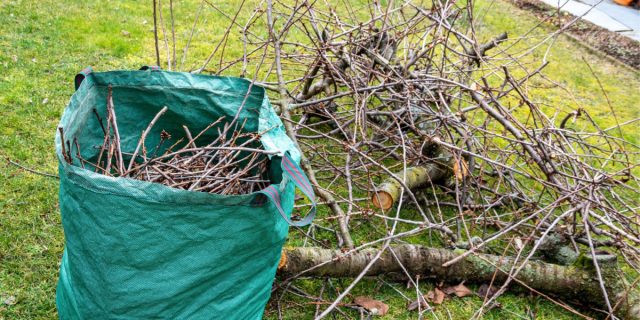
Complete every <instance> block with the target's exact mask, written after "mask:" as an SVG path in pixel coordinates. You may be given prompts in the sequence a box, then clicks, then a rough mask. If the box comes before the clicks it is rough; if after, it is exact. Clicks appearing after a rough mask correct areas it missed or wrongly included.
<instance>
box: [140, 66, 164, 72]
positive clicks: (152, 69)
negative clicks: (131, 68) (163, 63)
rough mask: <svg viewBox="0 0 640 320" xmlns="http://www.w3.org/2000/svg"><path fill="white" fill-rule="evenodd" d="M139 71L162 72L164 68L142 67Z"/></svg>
mask: <svg viewBox="0 0 640 320" xmlns="http://www.w3.org/2000/svg"><path fill="white" fill-rule="evenodd" d="M139 70H141V71H146V70H149V71H162V68H160V67H159V66H142V67H140V69H139Z"/></svg>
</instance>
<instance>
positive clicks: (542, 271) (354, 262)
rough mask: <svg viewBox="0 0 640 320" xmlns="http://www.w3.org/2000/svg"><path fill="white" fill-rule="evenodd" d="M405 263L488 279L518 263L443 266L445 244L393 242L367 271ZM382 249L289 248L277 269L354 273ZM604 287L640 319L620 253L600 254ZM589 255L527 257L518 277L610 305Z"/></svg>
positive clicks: (620, 311)
mask: <svg viewBox="0 0 640 320" xmlns="http://www.w3.org/2000/svg"><path fill="white" fill-rule="evenodd" d="M391 250H393V253H395V256H397V259H398V260H399V261H400V263H401V264H402V266H404V268H405V269H406V270H407V271H408V272H409V273H411V274H415V275H418V274H419V275H423V276H427V277H433V278H438V279H442V280H446V281H462V280H464V281H466V282H475V283H487V282H490V281H492V279H494V277H495V280H494V281H497V282H503V281H505V280H506V279H507V278H508V276H507V273H508V272H509V270H510V269H511V268H512V267H513V265H514V259H513V258H511V257H501V256H496V255H490V254H476V255H472V256H467V257H465V258H464V259H462V260H460V261H459V262H458V263H456V264H454V265H452V266H449V267H443V266H442V264H443V263H445V262H447V261H450V260H452V259H453V258H455V257H456V256H458V253H457V252H456V251H452V250H447V249H436V248H427V247H422V246H417V245H397V246H392V247H389V249H388V250H387V251H385V252H384V253H383V254H382V256H381V257H380V259H378V260H377V261H376V262H375V263H374V264H373V265H372V266H371V268H370V269H369V270H368V271H367V276H377V275H383V274H396V273H397V274H400V273H402V272H403V270H402V267H401V265H400V263H398V262H397V260H396V258H395V257H394V255H393V253H392V252H391ZM377 252H378V249H373V248H369V249H363V250H360V251H358V252H355V253H352V254H349V255H345V254H344V253H342V251H341V250H331V249H322V248H313V247H305V248H302V247H299V248H288V249H285V250H284V251H283V258H282V260H281V265H280V268H279V270H278V272H279V274H280V275H304V276H316V277H355V276H358V274H360V272H362V271H363V269H364V268H365V266H367V265H368V264H369V263H370V262H371V259H372V257H374V256H375V255H376V254H377ZM596 259H597V260H598V263H599V265H600V268H601V269H602V270H601V271H602V273H603V278H604V279H605V283H606V289H607V291H608V294H609V298H610V299H611V302H612V305H615V308H614V309H615V313H616V314H617V315H618V316H619V317H621V318H623V319H635V320H640V294H639V293H638V290H637V289H636V288H630V286H629V284H628V283H627V282H626V281H625V279H624V278H623V276H622V273H621V271H620V269H619V268H618V265H617V260H616V256H614V255H610V254H606V253H603V254H601V255H598V256H596ZM592 261H593V259H592V258H591V257H586V256H585V257H582V258H580V259H578V260H577V261H576V263H574V264H573V265H571V266H561V265H556V264H550V263H544V262H540V261H529V262H526V263H525V265H524V268H523V269H522V271H521V272H520V273H519V274H518V276H517V277H516V282H518V283H520V284H521V285H523V286H526V287H529V288H531V289H534V290H536V291H540V292H543V293H545V294H549V295H553V296H556V297H559V298H563V299H566V300H569V301H580V302H582V303H584V304H586V305H588V306H595V307H600V308H604V307H605V306H606V304H605V301H604V299H603V296H602V291H601V289H600V285H599V283H598V279H597V276H596V272H595V270H594V267H593V262H592Z"/></svg>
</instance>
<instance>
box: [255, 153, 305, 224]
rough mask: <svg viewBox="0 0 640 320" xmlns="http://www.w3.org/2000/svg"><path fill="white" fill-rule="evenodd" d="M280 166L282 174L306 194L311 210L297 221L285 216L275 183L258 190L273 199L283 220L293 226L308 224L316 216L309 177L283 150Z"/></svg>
mask: <svg viewBox="0 0 640 320" xmlns="http://www.w3.org/2000/svg"><path fill="white" fill-rule="evenodd" d="M281 166H282V175H283V176H285V177H287V178H288V179H290V181H292V182H293V184H294V185H295V186H296V187H297V188H298V189H300V191H302V193H304V195H305V196H307V198H309V200H311V210H309V212H308V213H307V215H306V216H305V217H304V218H302V220H299V221H293V220H291V219H290V218H289V217H287V214H286V213H285V212H284V209H283V208H282V204H281V201H280V196H281V194H280V190H278V187H277V185H273V184H272V185H270V186H268V187H267V188H265V189H263V190H262V191H260V192H261V193H262V194H264V195H266V196H267V197H268V198H269V199H271V201H273V203H274V204H275V206H276V208H277V209H278V213H280V215H281V216H282V218H284V220H285V221H287V223H289V225H291V226H294V227H304V226H306V225H309V224H310V223H311V221H313V218H315V216H316V196H315V194H314V193H313V188H312V187H311V183H310V182H309V179H308V178H307V176H306V175H305V174H304V172H303V171H302V169H301V168H300V166H298V164H297V163H296V162H295V161H294V160H293V159H292V158H291V155H290V154H289V152H285V154H284V157H282V162H281Z"/></svg>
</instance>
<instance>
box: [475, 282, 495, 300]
mask: <svg viewBox="0 0 640 320" xmlns="http://www.w3.org/2000/svg"><path fill="white" fill-rule="evenodd" d="M498 290H499V288H497V287H494V286H490V285H488V284H486V283H485V284H483V285H481V286H480V288H478V292H477V295H478V296H479V297H480V298H484V297H487V298H491V297H493V296H494V295H496V293H498Z"/></svg>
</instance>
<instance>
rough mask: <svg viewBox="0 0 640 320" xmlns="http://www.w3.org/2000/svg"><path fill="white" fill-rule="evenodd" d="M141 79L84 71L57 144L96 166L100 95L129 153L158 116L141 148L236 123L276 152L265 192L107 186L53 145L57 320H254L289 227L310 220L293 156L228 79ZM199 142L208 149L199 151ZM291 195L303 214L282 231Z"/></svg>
mask: <svg viewBox="0 0 640 320" xmlns="http://www.w3.org/2000/svg"><path fill="white" fill-rule="evenodd" d="M143 69H144V70H143ZM143 69H141V70H140V71H113V72H101V73H98V72H92V71H91V69H90V68H87V69H85V70H83V71H82V72H81V73H80V74H78V76H76V89H77V91H76V92H75V94H74V95H73V96H72V98H71V101H70V103H69V105H68V106H67V108H66V109H65V111H64V114H63V116H62V119H61V121H60V127H63V128H64V139H66V140H68V139H72V138H77V139H78V143H79V145H80V146H81V148H80V149H81V156H82V158H83V159H87V160H93V162H95V159H96V158H97V154H98V152H99V147H100V146H101V145H102V143H103V138H104V133H103V132H102V129H101V126H100V123H99V121H98V120H97V119H96V117H95V115H94V111H93V109H96V110H97V111H98V112H99V113H100V114H104V112H105V109H106V103H105V101H106V97H107V91H108V86H109V85H111V86H112V88H113V101H114V105H115V108H116V111H117V114H118V118H117V121H118V128H119V131H120V136H121V139H122V140H121V145H122V149H123V150H133V149H135V146H136V143H137V140H138V139H139V137H140V133H141V132H142V130H144V129H145V128H146V126H147V125H148V123H149V121H150V120H151V119H152V118H153V117H154V115H155V114H156V113H157V112H158V111H159V110H160V109H161V108H162V107H164V106H167V107H168V111H167V113H166V114H165V115H164V116H163V117H161V118H160V119H159V120H158V122H157V123H156V125H155V126H154V129H152V131H151V133H150V134H149V135H148V136H147V142H146V144H147V145H149V146H155V145H157V144H158V140H159V139H160V138H159V136H160V130H162V129H164V130H166V131H168V132H169V133H171V134H172V136H173V137H172V141H177V139H179V138H180V134H181V133H183V132H184V131H183V130H182V129H181V128H182V125H187V126H188V127H189V128H192V129H193V130H198V131H197V132H199V131H200V130H202V129H204V128H205V127H206V126H207V125H209V124H210V123H212V122H213V121H215V120H216V119H218V118H220V117H221V116H226V118H229V119H233V118H234V116H236V115H237V116H238V121H239V122H245V121H246V122H245V126H244V127H243V131H247V132H260V133H263V135H262V137H261V140H260V142H261V143H262V145H263V148H264V149H265V150H267V151H277V155H273V156H271V158H270V160H269V162H270V164H269V179H270V180H271V185H270V186H269V187H267V188H265V189H264V190H261V191H259V192H255V193H252V194H246V195H235V196H222V195H217V194H210V193H204V192H195V191H187V190H180V189H174V188H171V187H168V186H164V185H161V184H156V183H151V182H146V181H139V180H134V179H130V178H114V177H109V176H105V175H102V174H99V173H94V172H93V170H89V169H83V168H82V167H81V166H80V164H79V163H76V162H77V161H78V160H77V159H75V160H74V163H71V164H68V163H67V162H65V160H64V158H63V154H62V146H61V143H62V138H61V136H60V133H58V135H57V136H56V153H57V156H58V162H59V172H60V212H61V215H62V225H63V228H64V233H65V250H64V254H63V257H62V263H61V265H60V277H59V281H58V287H57V292H56V304H57V308H58V314H59V317H60V319H260V318H261V317H262V314H263V312H264V308H265V305H266V303H267V301H268V300H269V296H270V294H271V288H272V282H273V279H274V277H275V273H276V268H277V264H278V261H279V259H280V255H281V250H282V246H283V244H284V241H285V239H286V237H287V232H288V229H289V225H296V226H303V225H306V224H309V223H310V222H311V220H312V219H313V216H314V215H315V202H314V201H315V200H314V195H313V191H312V188H311V185H310V184H309V181H308V180H307V178H306V177H305V176H304V174H303V173H302V171H301V170H300V168H299V166H298V162H299V159H300V153H299V151H298V150H297V149H296V148H295V146H294V144H293V143H292V141H291V140H290V139H289V138H288V137H287V135H286V134H285V131H284V127H283V125H282V123H281V121H280V119H279V118H278V116H277V115H276V113H275V112H274V110H273V108H272V107H271V104H270V103H269V100H268V98H267V95H266V94H265V91H264V89H263V88H260V87H258V86H256V85H252V84H251V83H250V82H249V81H247V80H244V79H239V78H228V77H213V76H204V75H196V74H189V73H180V72H164V71H160V70H159V68H155V67H151V68H143ZM226 118H225V119H226ZM210 131H211V130H210ZM214 131H215V130H214ZM207 132H209V131H207ZM210 134H213V133H210ZM209 138H214V137H205V138H203V139H207V140H208V139H209ZM173 139H175V140H173ZM296 188H298V189H299V190H300V191H301V192H302V193H304V194H305V195H306V196H307V197H308V198H309V199H310V200H311V203H312V209H311V211H310V212H309V214H308V215H307V216H306V217H305V218H303V219H302V220H298V221H292V220H291V219H290V215H291V212H292V210H293V204H294V196H295V189H296Z"/></svg>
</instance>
